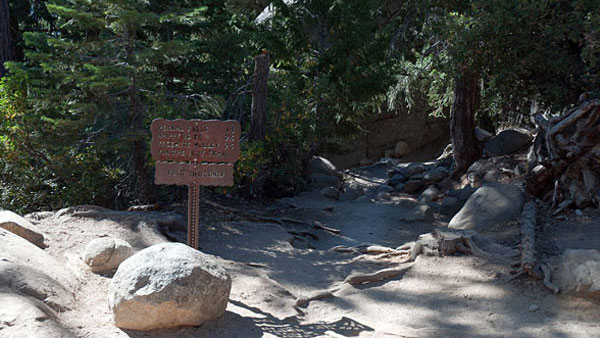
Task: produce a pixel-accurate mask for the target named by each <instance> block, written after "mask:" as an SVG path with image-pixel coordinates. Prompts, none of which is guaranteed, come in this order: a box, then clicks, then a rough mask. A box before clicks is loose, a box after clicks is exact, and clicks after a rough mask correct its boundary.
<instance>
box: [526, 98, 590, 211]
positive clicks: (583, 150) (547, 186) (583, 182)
mask: <svg viewBox="0 0 600 338" xmlns="http://www.w3.org/2000/svg"><path fill="white" fill-rule="evenodd" d="M535 122H536V124H537V127H538V133H537V136H536V139H535V141H534V146H533V147H532V149H531V152H530V154H529V173H528V176H527V180H526V187H527V191H528V192H529V193H531V194H532V195H534V196H537V197H539V198H541V199H544V200H550V199H551V200H552V205H553V207H557V208H558V209H557V212H560V211H562V210H563V209H565V208H567V207H569V206H571V205H575V207H577V208H585V207H587V206H590V205H595V206H596V207H600V100H590V101H586V102H583V103H581V104H580V105H578V106H577V107H575V108H573V109H571V110H569V111H567V112H566V113H565V114H562V115H560V116H556V117H553V118H551V119H550V120H546V119H545V118H544V117H543V116H542V115H539V114H538V115H536V116H535Z"/></svg>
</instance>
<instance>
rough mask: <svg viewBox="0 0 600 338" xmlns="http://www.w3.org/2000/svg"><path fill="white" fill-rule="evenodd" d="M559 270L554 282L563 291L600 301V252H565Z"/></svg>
mask: <svg viewBox="0 0 600 338" xmlns="http://www.w3.org/2000/svg"><path fill="white" fill-rule="evenodd" d="M557 270H558V271H557V272H556V274H555V275H554V282H555V283H557V284H558V286H559V287H560V289H561V290H563V291H565V292H569V293H574V294H576V295H579V296H583V297H590V298H597V299H600V251H598V250H574V249H569V250H565V252H564V253H563V254H562V256H561V257H560V262H559V264H558V266H557Z"/></svg>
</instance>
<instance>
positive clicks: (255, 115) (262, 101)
mask: <svg viewBox="0 0 600 338" xmlns="http://www.w3.org/2000/svg"><path fill="white" fill-rule="evenodd" d="M268 78H269V55H268V54H261V55H259V56H257V57H255V58H254V83H253V87H254V88H253V90H252V109H251V125H250V127H251V128H250V140H251V141H257V140H262V139H264V138H265V134H266V122H267V79H268Z"/></svg>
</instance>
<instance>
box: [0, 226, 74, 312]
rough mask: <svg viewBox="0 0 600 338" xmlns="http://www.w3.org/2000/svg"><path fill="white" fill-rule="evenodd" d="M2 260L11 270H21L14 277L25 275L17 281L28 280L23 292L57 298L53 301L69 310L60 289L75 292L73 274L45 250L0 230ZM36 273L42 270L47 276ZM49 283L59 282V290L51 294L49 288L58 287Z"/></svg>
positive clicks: (0, 256) (66, 299)
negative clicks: (27, 291) (73, 290)
mask: <svg viewBox="0 0 600 338" xmlns="http://www.w3.org/2000/svg"><path fill="white" fill-rule="evenodd" d="M0 261H2V262H5V263H10V266H8V265H7V267H10V270H14V269H13V268H15V267H16V266H18V267H21V268H19V270H18V274H17V275H15V276H22V278H21V277H18V278H17V277H16V279H21V280H27V283H24V284H23V285H24V286H25V288H24V290H31V291H32V292H31V295H34V294H38V295H39V298H40V299H42V300H44V299H45V298H46V296H44V295H48V296H50V295H57V296H56V297H55V298H51V299H52V300H53V301H55V302H56V303H57V304H60V307H64V308H68V307H69V304H70V302H69V299H68V297H66V296H65V297H63V296H62V295H64V293H63V292H62V290H59V289H66V290H72V287H71V286H72V275H71V274H70V273H69V272H68V271H67V270H65V269H64V265H63V264H61V263H59V262H58V261H57V260H56V259H55V258H54V257H52V256H50V255H49V254H48V253H47V252H46V251H44V250H42V249H40V248H38V247H37V246H35V245H33V244H32V243H31V242H29V241H27V240H25V239H24V238H22V237H19V236H17V235H15V234H13V233H12V232H8V231H6V230H4V229H0ZM34 271H37V272H40V271H41V272H42V273H43V275H45V276H46V277H43V278H42V277H40V276H39V275H38V274H36V273H34ZM28 276H29V277H28ZM9 279H10V278H9ZM50 280H52V281H54V282H56V283H58V285H60V288H57V289H55V290H54V291H48V289H47V287H51V288H53V286H54V285H55V283H54V282H50ZM12 282H14V280H13V281H12ZM12 282H10V283H12ZM36 283H38V284H36ZM36 285H37V286H36ZM17 286H18V285H17ZM9 289H11V288H9ZM42 290H46V291H42ZM48 300H50V299H48ZM63 300H64V301H65V302H64V303H63V302H62V301H63Z"/></svg>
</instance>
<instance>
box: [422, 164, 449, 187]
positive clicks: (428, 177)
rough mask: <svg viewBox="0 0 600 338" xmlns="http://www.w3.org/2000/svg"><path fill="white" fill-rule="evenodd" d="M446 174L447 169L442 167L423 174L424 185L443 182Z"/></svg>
mask: <svg viewBox="0 0 600 338" xmlns="http://www.w3.org/2000/svg"><path fill="white" fill-rule="evenodd" d="M448 173H449V171H448V169H446V168H444V167H436V168H434V169H433V170H430V171H428V172H427V173H425V175H424V177H423V180H424V181H425V183H426V184H430V183H435V182H439V181H441V180H443V179H444V178H445V177H446V176H447V175H448Z"/></svg>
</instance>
